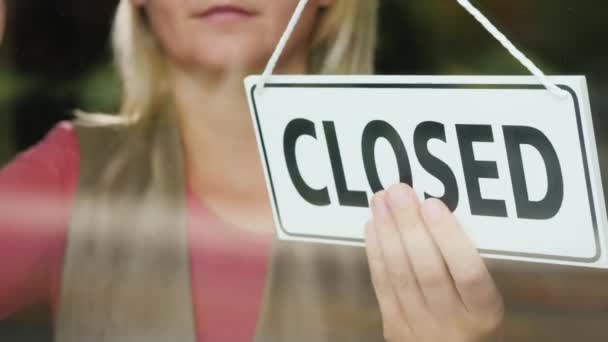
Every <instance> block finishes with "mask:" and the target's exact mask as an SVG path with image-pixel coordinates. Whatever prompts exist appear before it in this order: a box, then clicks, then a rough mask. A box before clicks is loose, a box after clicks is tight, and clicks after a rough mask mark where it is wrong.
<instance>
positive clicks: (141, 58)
mask: <svg viewBox="0 0 608 342" xmlns="http://www.w3.org/2000/svg"><path fill="white" fill-rule="evenodd" d="M377 9H378V0H335V2H334V3H333V4H332V5H331V6H330V7H329V8H327V9H325V10H324V13H323V14H322V17H321V19H320V23H319V26H318V28H317V29H316V31H315V36H314V37H313V41H312V50H311V55H310V66H309V72H310V73H311V74H370V73H372V72H373V69H374V67H373V66H374V52H375V47H376V30H377V29H376V24H377ZM113 44H114V56H115V62H116V64H117V67H118V70H119V73H120V76H121V78H122V84H123V99H122V105H121V108H120V116H119V117H120V119H122V120H126V121H127V122H137V121H139V120H140V119H141V118H143V117H146V116H149V115H151V114H153V113H154V111H157V110H158V108H162V107H163V106H165V105H166V101H167V100H168V94H169V86H168V84H167V77H166V67H165V56H164V54H163V52H162V51H161V49H160V47H159V45H158V42H157V40H156V38H155V37H154V35H153V33H152V32H151V31H150V28H149V26H148V24H147V23H146V18H145V14H144V13H143V11H141V10H140V9H138V8H136V6H135V5H133V4H132V2H131V1H130V0H121V1H120V3H119V5H118V10H117V13H116V18H115V22H114V32H113Z"/></svg>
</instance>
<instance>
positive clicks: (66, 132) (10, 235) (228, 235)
mask: <svg viewBox="0 0 608 342" xmlns="http://www.w3.org/2000/svg"><path fill="white" fill-rule="evenodd" d="M78 153H79V152H78V141H77V138H76V135H75V133H74V131H73V128H72V125H71V123H68V122H64V123H61V124H59V125H58V126H57V127H55V129H53V130H52V131H51V132H50V133H49V135H48V136H47V137H46V138H45V139H44V140H43V141H42V142H41V143H39V144H38V145H37V146H35V147H33V148H31V149H30V150H28V151H26V152H24V153H21V154H20V155H19V156H18V157H17V158H16V159H15V160H14V161H13V162H12V163H11V164H9V165H8V166H7V167H6V168H4V169H3V170H1V171H0V319H3V318H6V317H8V316H9V315H11V314H14V313H16V312H18V311H20V310H22V309H25V308H27V307H28V306H30V305H33V304H41V303H47V304H49V305H50V306H51V308H52V309H53V311H54V312H56V309H57V305H58V300H59V294H60V286H61V275H62V268H63V262H64V260H63V258H64V253H65V247H66V235H67V226H68V223H69V219H70V210H71V206H72V201H73V199H74V194H75V191H76V186H77V182H78V164H79V155H78ZM188 234H189V255H190V268H191V281H192V291H193V298H194V316H195V317H194V318H195V324H196V334H197V339H198V341H251V340H252V338H253V335H254V331H255V325H256V322H257V317H258V313H259V310H260V306H261V302H262V292H263V288H264V285H265V278H266V272H267V263H268V258H269V252H270V244H271V241H272V236H270V235H267V236H259V235H252V234H247V233H245V232H243V231H242V230H239V229H237V228H235V227H232V226H230V225H227V224H226V223H223V222H221V221H220V220H219V219H218V218H217V217H215V216H214V215H213V214H212V213H211V212H210V211H209V210H207V208H205V207H204V206H203V205H202V203H201V202H200V201H198V200H197V198H196V197H195V196H193V195H192V193H191V192H188Z"/></svg>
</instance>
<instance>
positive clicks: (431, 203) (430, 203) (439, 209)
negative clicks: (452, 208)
mask: <svg viewBox="0 0 608 342" xmlns="http://www.w3.org/2000/svg"><path fill="white" fill-rule="evenodd" d="M421 211H422V218H423V219H424V220H425V221H426V222H437V221H440V220H441V218H442V217H443V215H444V214H445V211H446V208H445V204H443V202H441V201H440V200H438V199H435V198H432V199H428V200H426V201H424V203H423V204H422V210H421Z"/></svg>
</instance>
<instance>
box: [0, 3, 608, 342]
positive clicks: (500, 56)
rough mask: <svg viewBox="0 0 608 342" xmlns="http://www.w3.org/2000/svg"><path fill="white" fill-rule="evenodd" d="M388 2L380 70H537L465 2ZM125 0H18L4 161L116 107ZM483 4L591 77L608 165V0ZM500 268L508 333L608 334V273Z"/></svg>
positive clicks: (7, 51)
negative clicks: (112, 38)
mask: <svg viewBox="0 0 608 342" xmlns="http://www.w3.org/2000/svg"><path fill="white" fill-rule="evenodd" d="M360 1H366V0H360ZM381 2H382V10H381V29H380V46H379V49H378V62H377V63H378V65H377V69H378V73H380V74H422V75H426V74H429V75H469V74H471V75H483V74H490V75H495V74H498V75H527V70H525V69H524V68H523V67H522V66H521V65H519V64H518V62H517V61H515V60H514V59H513V58H512V57H511V56H510V55H509V54H508V53H507V52H506V51H505V50H504V49H503V48H502V47H501V46H500V45H499V44H498V43H497V42H496V41H494V39H493V38H491V37H490V36H489V35H488V34H487V33H486V32H485V31H484V30H483V28H482V27H481V26H480V25H479V24H477V22H476V21H474V20H473V19H472V18H471V17H470V16H469V15H468V14H467V13H466V12H464V10H463V9H462V8H460V7H459V6H458V4H457V3H456V1H455V0H381ZM116 3H117V0H97V1H83V0H8V4H7V5H8V11H9V18H8V27H7V37H6V41H5V44H4V45H3V46H2V48H1V49H0V165H1V164H4V163H6V162H8V161H9V160H10V159H11V158H12V157H13V156H14V155H15V153H17V152H18V151H21V150H23V149H25V148H27V147H28V146H31V145H32V144H33V143H35V142H37V141H38V140H39V139H40V138H41V137H43V136H44V134H45V133H46V132H47V131H48V130H49V129H50V128H51V127H52V126H53V125H54V123H56V122H57V121H59V120H65V119H69V118H71V113H72V111H73V110H74V109H76V108H81V109H84V110H86V111H91V112H114V111H116V109H117V107H118V103H119V94H120V84H119V82H118V78H117V75H116V73H115V72H114V71H113V69H112V63H111V53H110V49H109V30H110V25H111V20H112V16H113V12H114V8H115V6H116ZM474 3H475V4H476V5H478V6H479V7H480V9H481V10H482V11H483V12H484V13H486V15H488V16H489V17H490V19H491V20H492V21H493V22H494V23H495V24H496V25H497V26H498V27H499V28H500V29H501V30H503V32H504V33H505V34H506V35H507V36H508V37H510V38H511V39H512V41H513V42H514V43H515V45H517V46H518V47H520V48H521V49H522V50H523V51H524V52H525V53H526V54H527V55H528V56H529V57H530V58H531V59H532V60H533V61H535V62H536V63H537V64H538V65H539V66H540V67H541V69H543V70H544V71H545V72H546V73H547V74H563V75H570V74H573V75H585V76H587V80H588V83H589V90H590V97H591V106H592V112H593V117H594V123H595V131H596V135H597V138H598V144H599V147H600V159H601V161H602V164H603V165H606V163H605V162H606V161H608V155H606V154H605V153H604V152H603V151H604V150H606V149H605V148H604V146H606V145H608V144H607V143H608V136H607V135H606V134H604V132H605V131H606V128H608V98H607V96H606V95H607V94H608V44H607V43H606V41H607V37H608V20H607V19H608V2H606V1H604V0H578V1H572V0H535V1H527V0H485V1H481V0H478V1H474ZM607 166H608V165H607ZM604 173H605V174H608V172H607V171H605V170H604ZM604 183H605V184H606V182H604ZM605 187H606V185H605ZM494 275H495V278H496V279H497V282H498V283H499V286H501V289H502V290H503V293H504V295H505V298H506V301H507V306H508V309H509V310H510V315H509V316H508V318H507V330H508V331H507V335H508V337H509V339H507V341H512V340H515V341H528V340H529V341H571V340H574V339H579V340H584V341H606V340H608V324H607V323H608V277H607V276H604V274H603V273H599V272H595V271H589V272H582V271H573V270H569V271H566V270H563V269H555V270H549V271H547V269H543V271H542V272H539V271H538V269H536V268H535V267H534V266H530V267H528V268H525V269H522V270H520V271H519V272H517V273H516V274H515V275H514V274H513V272H511V273H508V272H507V273H505V272H502V271H501V269H500V266H499V267H498V271H495V274H494ZM582 288H584V289H585V290H584V291H581V289H582ZM46 317H48V315H47V314H46V313H45V310H44V308H34V309H32V311H31V312H30V313H26V314H25V315H21V316H20V317H18V318H15V319H11V320H8V321H4V322H0V341H49V340H50V336H51V333H50V328H49V326H50V325H49V323H48V319H46Z"/></svg>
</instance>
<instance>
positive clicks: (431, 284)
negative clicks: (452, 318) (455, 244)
mask: <svg viewBox="0 0 608 342" xmlns="http://www.w3.org/2000/svg"><path fill="white" fill-rule="evenodd" d="M388 198H389V204H390V207H391V212H392V215H393V218H394V219H395V221H396V223H397V226H398V227H399V233H400V235H401V240H402V243H403V245H404V246H405V250H406V253H407V256H408V258H409V260H410V263H411V265H412V269H413V271H414V274H415V275H416V279H417V282H418V284H419V286H420V289H421V291H422V293H423V295H424V298H425V301H426V303H427V306H428V307H429V310H430V311H431V312H433V313H435V314H439V315H443V316H445V315H449V314H450V313H451V312H454V311H455V310H457V309H458V308H461V307H462V305H461V302H460V298H459V296H458V293H457V292H456V288H455V287H454V283H453V282H452V277H451V276H450V274H449V272H448V269H447V267H446V265H445V261H444V260H443V256H442V255H441V252H440V251H439V248H438V247H437V245H436V244H435V242H434V240H433V238H432V236H431V235H430V232H429V231H428V229H427V227H426V226H425V224H424V221H423V220H422V217H421V216H420V213H419V209H420V208H419V202H418V198H417V197H416V193H415V192H414V190H413V189H412V188H411V187H409V186H408V185H405V184H398V185H395V186H393V187H391V188H390V189H389V190H388Z"/></svg>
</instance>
